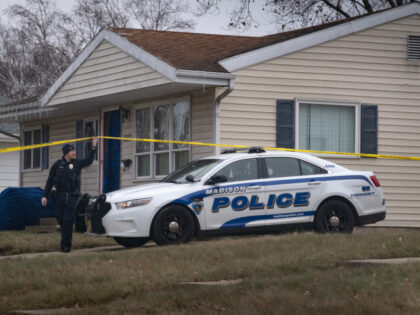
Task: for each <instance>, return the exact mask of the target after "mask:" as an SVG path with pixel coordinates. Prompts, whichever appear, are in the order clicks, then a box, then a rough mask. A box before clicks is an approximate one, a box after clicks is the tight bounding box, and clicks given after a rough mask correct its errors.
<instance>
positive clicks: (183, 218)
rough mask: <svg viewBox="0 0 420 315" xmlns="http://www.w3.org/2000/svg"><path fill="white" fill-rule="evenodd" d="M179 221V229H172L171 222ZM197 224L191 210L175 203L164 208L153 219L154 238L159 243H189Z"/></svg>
mask: <svg viewBox="0 0 420 315" xmlns="http://www.w3.org/2000/svg"><path fill="white" fill-rule="evenodd" d="M171 222H177V224H178V227H179V231H178V232H176V233H174V232H171V231H170V227H169V224H170V223H171ZM194 230H195V224H194V219H193V217H192V215H191V212H190V211H188V210H187V209H185V208H184V207H182V206H178V205H173V206H169V207H166V208H163V209H162V210H161V211H159V213H158V214H157V215H156V217H155V219H154V220H153V226H152V235H153V240H154V241H155V242H156V244H158V245H175V244H181V243H188V242H189V241H190V240H191V239H192V237H193V236H194Z"/></svg>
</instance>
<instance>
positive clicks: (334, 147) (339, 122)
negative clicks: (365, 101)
mask: <svg viewBox="0 0 420 315" xmlns="http://www.w3.org/2000/svg"><path fill="white" fill-rule="evenodd" d="M298 111H299V113H298V115H299V128H298V132H299V137H298V148H299V149H303V150H316V151H334V152H357V151H358V148H357V141H356V139H357V137H356V132H355V130H356V117H357V116H356V105H345V104H343V105H333V104H321V103H311V102H301V103H300V104H299V107H298Z"/></svg>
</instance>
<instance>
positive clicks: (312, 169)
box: [300, 160, 328, 175]
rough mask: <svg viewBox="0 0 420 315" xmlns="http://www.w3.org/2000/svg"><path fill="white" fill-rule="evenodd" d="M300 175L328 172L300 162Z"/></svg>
mask: <svg viewBox="0 0 420 315" xmlns="http://www.w3.org/2000/svg"><path fill="white" fill-rule="evenodd" d="M300 167H301V169H302V175H314V174H327V173H328V171H327V170H324V169H323V168H320V167H319V166H316V165H313V164H311V163H308V162H305V161H303V160H300Z"/></svg>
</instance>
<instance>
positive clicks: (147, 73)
mask: <svg viewBox="0 0 420 315" xmlns="http://www.w3.org/2000/svg"><path fill="white" fill-rule="evenodd" d="M169 82H170V80H169V79H167V78H166V77H164V76H163V75H162V74H160V73H159V72H157V71H155V70H153V69H152V68H151V67H149V66H147V65H146V64H144V63H143V62H141V61H139V60H138V59H136V58H134V57H133V56H131V55H129V54H127V53H126V52H124V51H122V50H121V49H120V48H118V47H116V46H115V45H113V44H111V43H110V42H108V41H106V40H103V41H102V42H101V44H100V45H99V46H98V47H96V48H95V49H94V50H93V52H92V53H91V54H90V55H89V57H88V58H87V59H86V60H84V62H83V63H82V64H81V65H80V67H79V68H78V69H77V70H76V71H75V72H74V73H73V74H72V75H71V76H70V77H69V79H68V80H67V81H66V82H65V83H64V84H63V85H62V86H61V88H59V89H58V91H57V92H56V93H55V95H54V96H53V97H52V98H51V100H50V101H49V103H48V105H57V104H62V103H67V102H73V101H77V100H81V99H88V98H93V97H97V96H103V95H109V94H115V93H119V92H126V91H130V90H135V89H140V88H144V87H150V86H156V85H160V84H165V83H169Z"/></svg>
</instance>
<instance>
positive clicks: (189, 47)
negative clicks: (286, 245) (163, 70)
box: [110, 20, 348, 72]
mask: <svg viewBox="0 0 420 315" xmlns="http://www.w3.org/2000/svg"><path fill="white" fill-rule="evenodd" d="M345 21H348V20H345ZM343 22H344V21H339V22H333V23H328V24H323V25H317V26H312V27H306V28H302V29H299V30H295V31H290V32H282V33H277V34H273V35H268V36H262V37H249V36H231V35H212V34H199V33H185V32H172V31H152V30H141V29H133V28H115V27H112V28H110V30H111V31H113V32H114V33H117V34H119V35H120V36H122V37H125V38H126V39H127V40H129V41H130V42H131V43H133V44H135V45H137V46H139V47H141V48H143V49H144V50H145V51H147V52H149V53H151V54H152V55H154V56H156V57H158V58H160V59H161V60H163V61H164V62H166V63H168V64H170V65H171V66H173V67H175V68H176V69H185V70H198V71H213V72H227V71H226V69H225V68H223V67H222V66H221V65H220V64H219V63H218V62H219V61H221V60H223V59H226V58H229V57H232V56H235V55H238V54H242V53H245V52H248V51H252V50H255V49H258V48H262V47H265V46H269V45H272V44H276V43H279V42H282V41H285V40H288V39H292V38H295V37H299V36H302V35H306V34H309V33H312V32H315V31H318V30H321V29H324V28H328V27H331V26H334V25H337V24H340V23H343Z"/></svg>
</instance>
